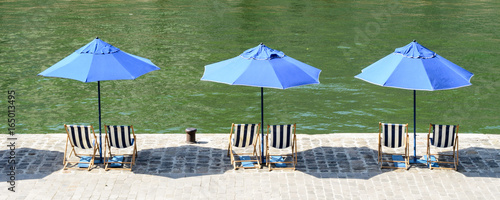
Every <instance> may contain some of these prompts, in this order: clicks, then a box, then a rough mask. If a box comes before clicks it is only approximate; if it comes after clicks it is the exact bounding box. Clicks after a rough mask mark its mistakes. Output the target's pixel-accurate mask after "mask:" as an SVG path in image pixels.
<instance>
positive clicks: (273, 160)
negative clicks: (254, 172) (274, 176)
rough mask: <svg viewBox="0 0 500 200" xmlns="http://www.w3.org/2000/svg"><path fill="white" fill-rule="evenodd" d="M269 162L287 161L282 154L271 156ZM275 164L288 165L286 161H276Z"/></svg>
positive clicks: (279, 165)
mask: <svg viewBox="0 0 500 200" xmlns="http://www.w3.org/2000/svg"><path fill="white" fill-rule="evenodd" d="M269 162H271V163H273V162H285V159H283V157H282V156H271V160H270V161H269ZM274 166H276V167H286V163H274Z"/></svg>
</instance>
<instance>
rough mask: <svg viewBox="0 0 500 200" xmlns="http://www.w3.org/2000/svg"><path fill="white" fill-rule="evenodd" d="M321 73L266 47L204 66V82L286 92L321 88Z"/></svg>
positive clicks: (262, 46) (252, 49) (261, 46)
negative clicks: (308, 87)
mask: <svg viewBox="0 0 500 200" xmlns="http://www.w3.org/2000/svg"><path fill="white" fill-rule="evenodd" d="M320 72H321V70H319V69H317V68H314V67H312V66H310V65H308V64H305V63H302V62H300V61H298V60H295V59H293V58H291V57H288V56H286V55H285V54H284V53H283V52H281V51H277V50H274V49H271V48H269V47H267V46H265V45H264V44H260V45H258V46H256V47H254V48H251V49H248V50H246V51H245V52H243V53H242V54H240V55H239V56H237V57H234V58H231V59H228V60H224V61H221V62H218V63H214V64H210V65H207V66H205V73H204V74H203V77H202V78H201V80H202V81H213V82H219V83H226V84H230V85H246V86H254V87H266V88H277V89H286V88H290V87H295V86H301V85H307V84H319V74H320Z"/></svg>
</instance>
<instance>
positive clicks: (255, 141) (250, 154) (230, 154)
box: [227, 123, 261, 169]
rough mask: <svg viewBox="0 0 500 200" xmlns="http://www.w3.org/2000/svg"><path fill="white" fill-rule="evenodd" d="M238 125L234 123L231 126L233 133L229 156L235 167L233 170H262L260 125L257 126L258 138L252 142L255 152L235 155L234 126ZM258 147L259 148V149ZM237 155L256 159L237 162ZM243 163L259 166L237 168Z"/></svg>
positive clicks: (230, 136)
mask: <svg viewBox="0 0 500 200" xmlns="http://www.w3.org/2000/svg"><path fill="white" fill-rule="evenodd" d="M235 125H236V124H235V123H233V124H232V125H231V133H230V134H229V145H228V149H227V155H228V156H230V157H231V165H233V168H234V169H239V168H244V169H253V168H256V169H260V168H261V165H260V159H261V158H260V156H259V155H260V154H261V145H260V142H259V138H260V132H259V131H260V123H259V124H258V125H257V133H256V137H255V139H254V141H253V142H252V144H253V145H252V146H253V152H252V153H235V152H234V151H233V145H232V139H233V131H234V126H235ZM257 145H258V146H259V148H257ZM243 148H246V147H243ZM236 155H241V156H244V155H248V156H254V157H255V158H256V159H251V160H236V159H235V156H236ZM242 162H257V166H255V165H254V166H253V167H243V166H237V163H242Z"/></svg>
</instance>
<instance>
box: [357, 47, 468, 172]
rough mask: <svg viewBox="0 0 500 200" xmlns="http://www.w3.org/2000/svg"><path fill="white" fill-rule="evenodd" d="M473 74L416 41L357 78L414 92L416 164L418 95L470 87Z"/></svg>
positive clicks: (381, 60) (414, 148)
mask: <svg viewBox="0 0 500 200" xmlns="http://www.w3.org/2000/svg"><path fill="white" fill-rule="evenodd" d="M473 75H474V74H472V73H471V72H469V71H467V70H465V69H463V68H461V67H459V66H458V65H456V64H454V63H452V62H450V61H448V60H446V59H445V58H443V57H441V56H439V55H438V54H436V53H434V52H433V51H431V50H429V49H427V48H425V47H424V46H422V45H420V44H419V43H417V41H415V40H414V41H413V42H411V43H410V44H408V45H406V46H404V47H400V48H397V49H396V50H395V51H394V53H392V54H389V55H388V56H386V57H384V58H382V59H380V60H379V61H377V62H375V63H373V64H371V65H370V66H368V67H366V68H364V69H363V70H361V73H360V74H358V75H356V76H355V77H356V78H359V79H361V80H364V81H367V82H370V83H372V84H375V85H380V86H384V87H394V88H401V89H407V90H413V133H414V146H413V153H414V159H413V162H417V160H416V132H417V129H416V93H417V92H416V91H417V90H425V91H434V90H448V89H455V88H460V87H465V86H469V85H471V83H470V79H471V78H472V76H473Z"/></svg>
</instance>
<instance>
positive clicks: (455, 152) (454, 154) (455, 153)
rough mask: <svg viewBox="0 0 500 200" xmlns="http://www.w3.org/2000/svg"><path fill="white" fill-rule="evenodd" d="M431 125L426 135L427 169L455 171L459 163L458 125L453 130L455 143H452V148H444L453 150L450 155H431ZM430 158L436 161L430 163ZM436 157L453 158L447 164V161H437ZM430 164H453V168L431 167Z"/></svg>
mask: <svg viewBox="0 0 500 200" xmlns="http://www.w3.org/2000/svg"><path fill="white" fill-rule="evenodd" d="M432 125H433V124H429V134H427V165H428V166H429V169H431V170H432V169H451V170H455V171H456V170H457V168H458V162H459V159H458V124H457V125H456V129H455V141H454V144H453V146H452V147H446V148H452V149H453V152H452V154H444V153H442V154H439V153H436V154H432V153H431V133H432V129H433V127H432ZM434 148H438V147H434ZM431 156H434V157H435V158H436V161H432V160H431ZM437 156H446V157H452V158H453V162H448V161H439V157H437ZM432 163H438V164H439V163H445V164H453V168H451V167H433V166H432Z"/></svg>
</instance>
